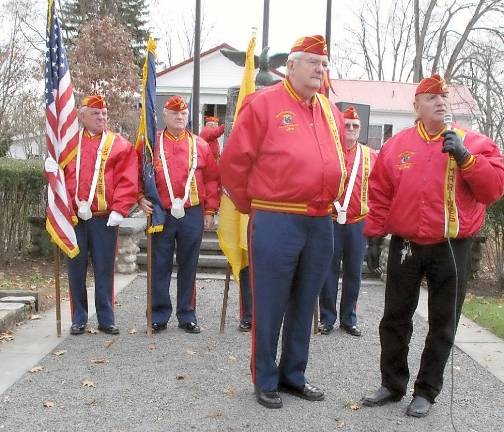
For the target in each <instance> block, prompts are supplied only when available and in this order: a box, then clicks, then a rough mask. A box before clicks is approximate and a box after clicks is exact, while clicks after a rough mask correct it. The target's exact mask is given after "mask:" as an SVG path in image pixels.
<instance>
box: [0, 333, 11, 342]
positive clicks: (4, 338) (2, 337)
mask: <svg viewBox="0 0 504 432" xmlns="http://www.w3.org/2000/svg"><path fill="white" fill-rule="evenodd" d="M13 340H14V336H12V334H11V333H10V332H5V333H2V334H0V342H1V343H4V342H10V341H13Z"/></svg>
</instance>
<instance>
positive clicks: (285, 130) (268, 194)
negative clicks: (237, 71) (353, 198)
mask: <svg viewBox="0 0 504 432" xmlns="http://www.w3.org/2000/svg"><path fill="white" fill-rule="evenodd" d="M331 110H332V112H333V115H334V118H335V121H336V125H337V127H338V131H339V132H338V135H339V140H340V142H341V146H342V147H343V148H344V147H345V142H344V139H345V137H344V133H343V130H344V123H343V119H342V116H341V114H340V112H339V111H338V110H337V108H336V107H335V106H334V105H333V106H332V107H331ZM342 165H343V167H342ZM220 170H221V177H222V185H223V187H224V189H225V191H226V192H227V193H229V195H230V198H231V199H232V201H233V202H234V204H235V206H236V207H237V209H238V210H239V211H240V212H241V213H249V212H250V210H251V208H256V209H262V210H267V211H277V212H285V213H298V214H306V215H310V216H322V215H327V214H330V212H331V211H332V209H331V208H332V202H333V201H334V199H336V198H337V196H338V193H339V191H340V181H341V180H342V172H344V171H345V170H344V158H343V156H342V160H340V157H339V156H338V152H337V150H336V145H335V140H334V138H333V135H332V132H331V130H330V128H329V126H328V123H327V120H326V118H325V116H324V113H323V110H322V107H321V104H320V102H319V101H318V100H317V98H316V97H313V99H312V101H311V103H309V104H307V103H305V102H304V101H303V100H302V99H301V98H300V97H299V96H298V95H297V94H296V92H295V91H294V89H293V88H292V86H291V85H290V83H289V81H288V80H285V81H283V82H280V83H278V84H275V85H273V86H271V87H268V88H265V89H262V90H260V91H258V92H256V93H253V94H251V95H249V96H248V97H247V98H246V99H245V100H244V102H243V105H242V108H241V110H240V113H239V116H238V118H237V121H236V123H235V125H234V127H233V131H232V133H231V135H230V137H229V139H228V141H227V142H226V145H225V147H224V151H223V153H222V157H221V162H220Z"/></svg>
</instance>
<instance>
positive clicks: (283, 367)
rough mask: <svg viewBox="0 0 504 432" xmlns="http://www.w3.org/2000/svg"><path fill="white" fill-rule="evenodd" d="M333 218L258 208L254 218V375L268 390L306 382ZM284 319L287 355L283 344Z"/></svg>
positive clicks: (258, 384) (251, 227)
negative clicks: (283, 385) (310, 347)
mask: <svg viewBox="0 0 504 432" xmlns="http://www.w3.org/2000/svg"><path fill="white" fill-rule="evenodd" d="M332 231H333V228H332V222H331V218H330V217H329V216H327V217H310V216H304V215H295V214H286V213H275V212H267V211H253V212H252V213H251V217H250V222H249V257H250V259H249V262H250V273H251V277H250V281H251V287H252V316H253V318H252V358H251V371H252V379H253V382H254V383H255V385H256V387H257V388H258V389H260V390H262V391H273V390H276V389H277V388H278V384H279V382H281V383H285V384H288V385H292V386H296V387H302V386H304V384H305V383H306V379H305V376H304V374H305V369H306V365H307V362H308V350H309V345H310V336H311V322H312V317H313V308H314V306H315V303H316V301H317V296H318V295H319V293H320V290H321V289H322V284H323V283H324V280H325V278H326V275H327V271H328V269H329V263H330V260H331V256H332V252H333V241H332V238H333V232H332ZM282 322H283V334H282V354H281V357H280V362H279V364H278V365H277V363H276V357H277V346H278V338H279V335H280V328H281V327H282Z"/></svg>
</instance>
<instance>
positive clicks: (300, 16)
mask: <svg viewBox="0 0 504 432" xmlns="http://www.w3.org/2000/svg"><path fill="white" fill-rule="evenodd" d="M362 1H363V0H352V1H341V0H334V1H333V2H332V35H333V40H334V39H336V38H338V37H341V34H342V30H343V29H344V27H345V26H346V25H347V23H348V20H351V19H353V16H354V14H353V13H354V12H357V11H358V10H359V9H360V6H361V4H362ZM201 3H202V10H203V14H204V26H205V27H206V28H207V29H208V28H210V26H213V28H212V30H211V32H210V34H209V37H208V39H207V40H206V41H205V45H204V46H203V49H209V48H212V47H214V46H216V45H218V44H220V43H222V42H227V43H228V44H230V45H231V46H233V47H235V48H237V49H240V50H244V49H245V48H246V47H247V43H248V41H249V39H250V36H251V32H252V27H253V26H256V27H257V28H258V32H257V45H258V49H257V50H256V52H259V48H260V47H261V45H262V26H263V5H264V0H202V1H201ZM150 4H151V11H150V12H151V24H152V25H153V30H154V31H155V32H156V33H157V36H158V37H161V38H162V37H163V36H164V34H165V33H166V32H167V31H169V30H170V29H171V30H172V35H173V36H172V37H174V38H175V41H174V45H175V46H176V49H177V51H178V50H180V48H179V44H178V39H177V36H176V32H177V31H178V30H180V29H181V28H183V24H182V23H183V20H184V19H185V20H186V22H189V21H190V20H192V16H193V14H194V9H195V4H196V1H195V0H151V1H150ZM326 7H327V1H326V0H308V1H307V0H270V25H269V46H270V47H271V52H285V51H287V52H288V51H289V50H290V48H291V46H292V45H293V43H294V41H295V40H296V39H297V38H298V37H300V36H305V35H313V34H322V35H325V26H326ZM162 50H163V49H162V41H161V43H160V50H159V51H160V53H159V54H160V55H161V56H162V55H163V53H162ZM174 54H175V57H176V60H180V58H179V56H180V52H176V53H174Z"/></svg>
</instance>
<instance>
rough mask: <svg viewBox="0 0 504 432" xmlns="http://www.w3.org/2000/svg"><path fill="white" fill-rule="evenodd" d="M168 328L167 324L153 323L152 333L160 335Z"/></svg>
mask: <svg viewBox="0 0 504 432" xmlns="http://www.w3.org/2000/svg"><path fill="white" fill-rule="evenodd" d="M167 327H168V325H167V324H166V323H164V324H159V323H152V332H153V333H159V332H160V331H163V330H166V328H167Z"/></svg>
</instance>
